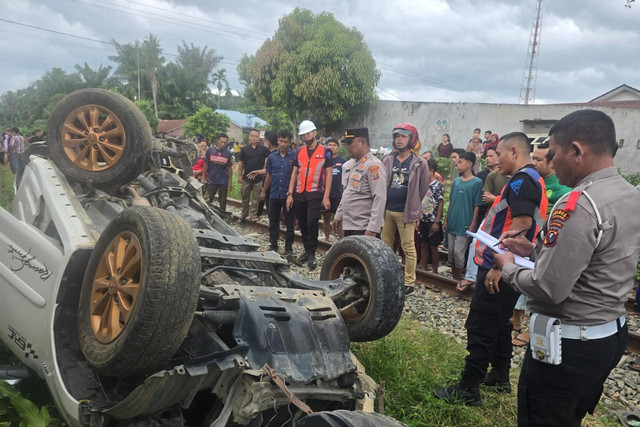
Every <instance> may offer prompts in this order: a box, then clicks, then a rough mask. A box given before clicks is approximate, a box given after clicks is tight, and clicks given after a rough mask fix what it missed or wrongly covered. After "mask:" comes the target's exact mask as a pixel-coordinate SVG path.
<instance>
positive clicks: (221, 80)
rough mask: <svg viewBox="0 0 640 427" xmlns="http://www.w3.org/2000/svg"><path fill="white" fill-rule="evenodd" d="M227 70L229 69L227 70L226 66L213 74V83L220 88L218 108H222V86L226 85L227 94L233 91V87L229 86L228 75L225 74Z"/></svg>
mask: <svg viewBox="0 0 640 427" xmlns="http://www.w3.org/2000/svg"><path fill="white" fill-rule="evenodd" d="M226 72H227V70H225V69H224V68H220V69H219V70H218V72H216V73H213V74H212V75H211V84H213V85H214V86H216V87H217V88H218V109H220V97H221V96H222V88H223V87H224V92H225V94H227V95H228V94H229V92H230V91H231V87H229V82H228V81H227V76H226V75H225V73H226ZM223 85H224V86H223Z"/></svg>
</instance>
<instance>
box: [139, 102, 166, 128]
mask: <svg viewBox="0 0 640 427" xmlns="http://www.w3.org/2000/svg"><path fill="white" fill-rule="evenodd" d="M135 104H136V106H137V107H138V108H139V109H140V111H142V114H144V116H145V117H146V118H147V122H149V127H150V128H151V129H152V130H153V132H154V133H155V132H157V131H158V124H159V123H160V119H159V118H158V116H156V115H155V114H154V111H153V106H152V105H151V103H150V102H149V101H145V100H140V101H136V102H135Z"/></svg>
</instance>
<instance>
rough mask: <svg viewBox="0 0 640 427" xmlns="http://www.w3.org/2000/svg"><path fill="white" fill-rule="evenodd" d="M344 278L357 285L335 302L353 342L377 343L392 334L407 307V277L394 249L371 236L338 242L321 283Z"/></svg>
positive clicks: (324, 267) (346, 238)
mask: <svg viewBox="0 0 640 427" xmlns="http://www.w3.org/2000/svg"><path fill="white" fill-rule="evenodd" d="M342 276H347V277H349V278H351V279H353V280H355V281H356V283H357V284H356V286H354V287H353V288H352V289H351V290H349V291H348V292H346V293H345V294H341V295H339V296H337V297H336V298H334V302H335V303H336V305H337V306H338V309H339V310H340V312H341V313H342V318H343V319H344V321H345V324H346V326H347V331H348V332H349V338H350V339H351V341H374V340H377V339H380V338H382V337H384V336H386V335H387V334H388V333H389V332H391V331H392V330H393V328H395V327H396V325H397V324H398V321H399V320H400V316H401V315H402V309H403V307H404V275H403V271H402V266H401V265H400V263H399V262H398V259H397V258H396V256H395V254H394V253H393V251H392V250H391V248H389V246H387V245H386V244H385V243H384V242H383V241H382V240H380V239H376V238H374V237H369V236H350V237H345V238H344V239H341V240H339V241H338V242H337V243H334V244H333V246H332V247H331V249H330V250H329V252H327V255H326V257H325V260H324V263H323V264H322V271H321V272H320V280H333V279H337V278H339V277H342Z"/></svg>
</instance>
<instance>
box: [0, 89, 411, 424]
mask: <svg viewBox="0 0 640 427" xmlns="http://www.w3.org/2000/svg"><path fill="white" fill-rule="evenodd" d="M47 133H48V142H47V143H46V145H32V146H30V147H29V149H28V150H27V153H25V155H24V158H23V160H24V163H25V165H24V169H23V170H22V171H21V172H20V173H19V174H18V177H17V180H16V181H17V184H16V195H15V198H14V200H13V204H12V213H9V212H7V211H5V210H4V209H0V224H2V227H0V247H1V248H2V249H1V250H0V295H1V297H0V336H1V337H2V340H3V341H4V343H5V344H6V346H7V347H8V348H10V349H11V350H12V351H13V352H14V353H15V354H16V355H17V356H18V357H19V358H20V360H21V361H22V362H23V364H24V365H25V366H26V368H28V371H29V372H31V373H35V374H37V375H38V376H40V377H42V378H43V379H44V380H45V381H46V383H47V385H48V387H49V389H50V390H51V394H52V395H53V398H54V399H55V402H56V404H57V406H58V408H59V410H60V413H61V415H62V416H63V417H64V418H65V420H66V421H67V422H68V423H69V424H71V425H74V426H118V425H122V426H134V425H135V426H142V425H175V426H180V425H189V426H200V425H207V426H208V425H214V426H225V425H251V426H259V425H277V426H280V425H294V426H334V425H335V426H338V425H340V426H343V425H344V426H349V425H353V426H361V425H371V426H384V425H389V426H393V425H400V423H398V422H397V421H394V420H392V419H390V418H388V417H384V416H382V415H379V414H376V413H373V412H370V411H372V408H373V400H372V399H373V398H374V397H375V386H376V384H375V383H374V382H373V381H372V380H371V378H369V377H368V376H367V375H365V374H364V372H363V369H362V366H360V365H359V363H358V361H357V359H356V358H355V357H354V356H353V354H351V352H350V350H349V344H350V341H351V340H354V341H370V340H375V339H378V338H381V337H383V336H385V335H387V334H388V333H389V332H390V331H391V330H392V329H393V328H394V327H395V325H396V324H397V322H398V320H399V318H400V315H401V312H402V307H403V304H404V292H403V290H404V286H403V282H402V280H403V279H402V270H401V267H400V265H399V264H398V261H397V259H396V258H395V256H394V255H393V253H392V252H391V250H390V249H389V248H388V247H387V246H386V245H384V244H383V242H382V241H380V240H377V239H373V238H368V237H351V238H346V239H343V240H341V241H340V242H338V243H337V244H335V245H334V246H333V247H332V249H331V250H330V251H329V252H328V253H327V256H326V260H325V262H324V265H323V267H322V271H321V274H320V278H321V279H322V280H319V281H311V280H306V279H303V278H300V277H298V276H295V275H292V274H290V273H289V272H288V268H287V266H286V264H287V261H286V260H285V259H283V258H282V257H280V256H279V255H278V254H277V253H275V252H260V251H258V249H259V245H258V244H256V243H255V242H254V241H253V240H251V239H247V238H244V237H242V236H239V235H238V234H237V233H236V232H235V231H234V230H233V229H232V228H231V227H229V226H228V225H227V224H226V223H225V222H224V221H223V220H222V219H221V218H220V216H219V215H218V213H217V212H216V211H214V210H213V209H212V208H211V207H209V206H208V205H207V204H206V202H205V200H204V198H203V197H202V193H201V184H200V183H199V182H198V181H197V180H195V179H194V178H193V177H192V176H191V165H190V162H189V161H188V158H187V156H186V155H185V151H184V150H183V149H182V147H181V144H182V143H180V142H179V141H173V142H172V141H167V140H158V139H154V138H153V137H152V135H151V131H150V129H149V126H148V124H147V121H146V119H145V118H144V116H143V115H142V113H141V112H140V111H139V110H138V109H137V107H136V106H135V105H134V104H132V103H131V102H130V101H128V100H127V99H126V98H124V97H122V96H120V95H117V94H115V93H112V92H109V91H105V90H101V89H85V90H80V91H77V92H74V93H72V94H70V95H68V96H67V97H66V98H64V99H63V100H62V101H61V102H60V103H59V104H58V105H57V106H56V108H55V110H54V111H53V112H52V115H51V118H50V120H49V125H48V129H47Z"/></svg>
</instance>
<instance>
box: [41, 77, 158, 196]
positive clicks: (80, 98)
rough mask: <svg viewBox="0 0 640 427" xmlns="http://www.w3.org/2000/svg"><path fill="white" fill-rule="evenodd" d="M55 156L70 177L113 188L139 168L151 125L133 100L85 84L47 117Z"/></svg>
mask: <svg viewBox="0 0 640 427" xmlns="http://www.w3.org/2000/svg"><path fill="white" fill-rule="evenodd" d="M47 135H48V139H47V144H48V146H49V151H50V156H51V159H52V160H53V161H54V162H55V164H56V166H58V168H59V169H60V170H61V171H62V173H64V174H65V175H66V176H67V177H69V178H72V179H74V180H76V181H81V182H92V184H93V185H94V186H95V187H99V188H103V189H109V188H114V187H118V186H120V185H122V184H126V183H128V182H129V181H131V180H132V179H134V178H135V177H136V176H138V174H139V173H140V170H141V169H140V168H141V166H142V164H143V161H144V158H145V156H146V155H147V153H148V152H149V150H150V149H151V138H152V135H151V129H150V127H149V123H148V122H147V119H146V118H145V117H144V115H143V114H142V112H141V111H140V109H138V107H136V106H135V104H134V103H133V102H131V101H130V100H128V99H127V98H125V97H124V96H122V95H118V94H116V93H113V92H109V91H108V90H104V89H81V90H78V91H75V92H73V93H71V94H69V95H67V96H66V97H65V98H64V99H63V100H62V101H60V102H59V103H58V104H57V105H56V107H55V108H54V110H53V112H52V113H51V117H50V118H49V123H48V127H47Z"/></svg>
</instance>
